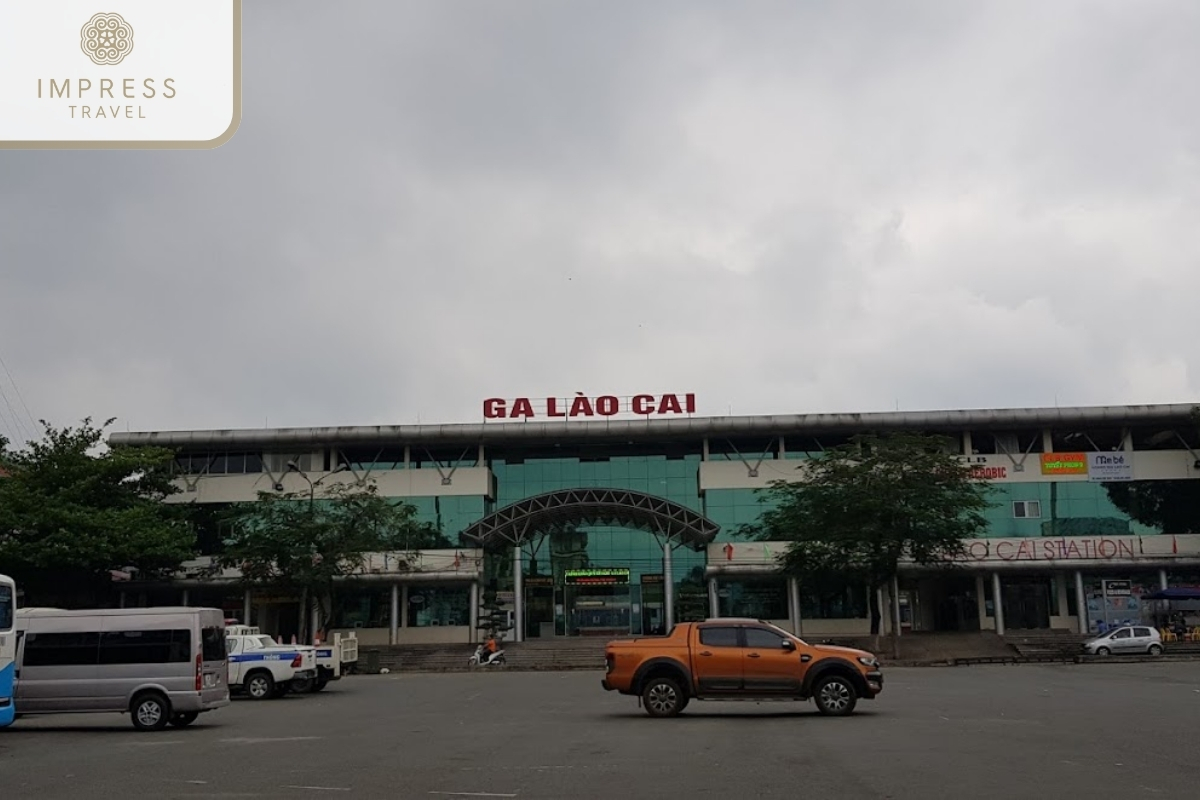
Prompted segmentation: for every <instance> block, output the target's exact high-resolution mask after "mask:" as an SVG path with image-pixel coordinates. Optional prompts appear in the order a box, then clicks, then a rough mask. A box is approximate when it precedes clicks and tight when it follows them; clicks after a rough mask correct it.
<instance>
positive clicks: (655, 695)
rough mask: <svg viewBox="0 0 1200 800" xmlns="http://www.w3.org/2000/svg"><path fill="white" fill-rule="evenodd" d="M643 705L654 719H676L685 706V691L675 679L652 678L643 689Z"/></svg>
mask: <svg viewBox="0 0 1200 800" xmlns="http://www.w3.org/2000/svg"><path fill="white" fill-rule="evenodd" d="M642 703H643V704H644V705H645V706H646V713H647V714H649V715H650V716H652V717H674V716H676V715H677V714H678V713H679V712H680V711H682V710H683V706H684V705H685V703H684V699H683V690H682V689H680V688H679V682H678V681H676V680H675V679H673V678H651V679H650V680H649V681H647V682H646V686H645V687H644V688H643V689H642Z"/></svg>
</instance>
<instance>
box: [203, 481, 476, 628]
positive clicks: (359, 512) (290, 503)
mask: <svg viewBox="0 0 1200 800" xmlns="http://www.w3.org/2000/svg"><path fill="white" fill-rule="evenodd" d="M225 519H226V520H227V521H228V522H229V523H231V524H230V525H229V530H230V534H229V536H228V538H226V540H225V541H224V543H223V544H224V548H223V552H222V553H221V554H220V555H219V556H217V557H216V559H215V560H216V561H217V562H218V563H219V564H221V565H222V566H226V567H236V568H238V569H240V570H241V573H242V576H243V578H244V579H245V580H246V581H247V582H248V583H251V584H258V585H266V586H272V587H276V588H280V589H284V590H289V591H295V592H298V593H299V595H300V602H301V608H302V609H303V612H302V615H303V619H302V620H301V621H300V626H299V628H300V632H301V635H302V636H305V635H306V634H308V633H310V632H309V631H308V611H309V609H310V598H311V602H313V603H314V604H315V607H316V609H317V611H318V620H317V625H318V628H321V629H323V628H325V627H326V626H327V625H328V623H329V620H330V618H331V617H332V615H333V609H334V608H335V598H336V591H335V590H336V585H337V583H339V582H340V581H341V580H343V579H346V578H352V577H353V576H354V575H358V574H362V573H363V571H364V569H365V564H366V557H367V555H368V554H370V553H390V554H392V555H393V557H394V558H396V559H397V560H398V563H399V566H400V568H401V569H403V568H404V567H405V564H406V562H407V561H410V560H411V559H412V558H413V557H415V555H416V554H417V553H418V552H419V551H420V550H424V549H433V548H445V547H453V546H454V545H453V543H452V542H451V541H450V540H449V539H447V538H446V537H445V536H444V535H442V533H441V532H440V531H438V530H437V529H436V528H435V527H433V526H432V525H430V524H428V523H422V522H418V521H417V510H416V508H414V507H413V506H411V505H409V504H407V503H396V502H392V501H390V500H388V499H387V498H384V497H381V496H380V495H379V493H378V490H377V488H376V486H375V485H374V484H373V483H364V484H357V483H346V484H335V485H333V486H330V487H329V488H327V489H325V491H324V492H323V494H322V496H321V497H317V495H316V487H315V486H314V487H312V490H311V491H308V492H285V493H279V494H276V493H273V492H260V493H259V496H258V500H257V501H253V502H248V503H239V504H235V505H233V506H231V507H230V509H229V510H228V511H226V512H225Z"/></svg>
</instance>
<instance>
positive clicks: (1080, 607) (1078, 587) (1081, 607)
mask: <svg viewBox="0 0 1200 800" xmlns="http://www.w3.org/2000/svg"><path fill="white" fill-rule="evenodd" d="M1075 611H1076V613H1077V614H1078V615H1079V632H1080V633H1087V632H1088V611H1087V598H1086V597H1084V595H1083V573H1082V572H1080V571H1079V570H1075Z"/></svg>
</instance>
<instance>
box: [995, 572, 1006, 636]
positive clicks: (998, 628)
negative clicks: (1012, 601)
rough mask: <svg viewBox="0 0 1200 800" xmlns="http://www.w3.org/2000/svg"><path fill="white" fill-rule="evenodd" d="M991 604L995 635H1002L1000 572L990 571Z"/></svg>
mask: <svg viewBox="0 0 1200 800" xmlns="http://www.w3.org/2000/svg"><path fill="white" fill-rule="evenodd" d="M992 606H993V608H994V610H995V613H996V616H995V617H993V619H995V620H996V635H997V636H1003V635H1004V596H1003V594H1002V593H1001V591H1000V573H999V572H993V573H992Z"/></svg>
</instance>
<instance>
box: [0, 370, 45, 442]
mask: <svg viewBox="0 0 1200 800" xmlns="http://www.w3.org/2000/svg"><path fill="white" fill-rule="evenodd" d="M0 368H3V370H4V374H5V375H7V376H8V381H9V383H11V384H12V388H13V391H14V392H15V393H16V395H17V401H18V402H19V403H20V404H21V407H22V408H23V409H24V410H25V416H27V417H28V418H29V422H30V424H31V425H32V427H30V428H26V427H25V421H24V420H22V419H21V415H20V414H18V413H17V411H16V409H14V408H13V406H12V402H11V401H10V400H9V399H8V392H6V391H4V384H3V382H0V399H3V400H4V405H5V407H7V408H8V413H9V414H10V415H11V417H12V421H13V423H14V426H13V427H12V428H11V429H10V430H12V432H13V433H16V434H17V435H18V436H21V437H24V438H26V440H27V441H32V440H33V439H34V438H36V433H37V427H38V426H37V420H35V419H34V418H33V414H32V413H31V412H30V411H29V406H28V405H27V404H26V403H25V398H24V397H23V396H22V395H21V387H19V386H17V380H16V378H14V377H13V374H12V372H11V371H10V370H9V368H8V364H6V363H5V361H4V356H2V355H0Z"/></svg>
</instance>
